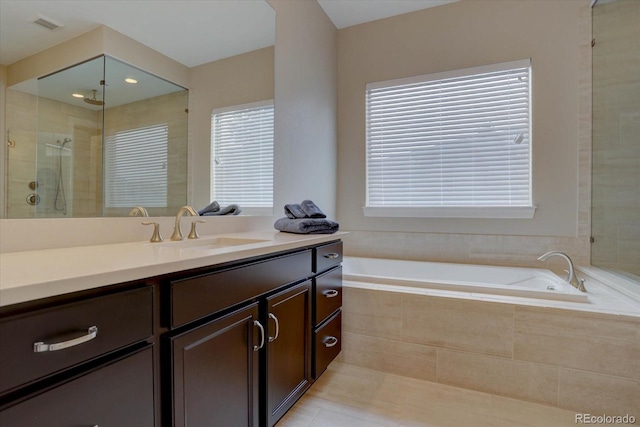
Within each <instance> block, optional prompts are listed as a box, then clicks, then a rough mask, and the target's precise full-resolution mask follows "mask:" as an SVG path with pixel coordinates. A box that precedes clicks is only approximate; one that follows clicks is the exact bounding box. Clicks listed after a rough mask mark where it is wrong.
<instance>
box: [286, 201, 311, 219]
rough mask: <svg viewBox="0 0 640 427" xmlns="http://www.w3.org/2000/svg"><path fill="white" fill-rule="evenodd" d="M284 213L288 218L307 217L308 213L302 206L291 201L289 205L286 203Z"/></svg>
mask: <svg viewBox="0 0 640 427" xmlns="http://www.w3.org/2000/svg"><path fill="white" fill-rule="evenodd" d="M284 213H285V215H287V217H288V218H291V219H294V218H306V217H307V214H306V213H304V211H303V210H302V207H301V206H300V205H299V204H297V203H290V204H288V205H284Z"/></svg>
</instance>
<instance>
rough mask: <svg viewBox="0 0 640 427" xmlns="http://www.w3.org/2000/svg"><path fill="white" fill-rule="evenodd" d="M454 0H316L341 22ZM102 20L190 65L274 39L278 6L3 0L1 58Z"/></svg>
mask: <svg viewBox="0 0 640 427" xmlns="http://www.w3.org/2000/svg"><path fill="white" fill-rule="evenodd" d="M296 1H299V0H296ZM453 1H457V0H318V3H320V6H321V7H322V8H323V9H324V11H325V12H326V13H327V15H328V16H329V18H330V19H331V20H332V21H333V23H334V24H335V25H336V27H337V28H344V27H348V26H351V25H356V24H361V23H364V22H368V21H373V20H377V19H381V18H386V17H389V16H395V15H399V14H403V13H408V12H413V11H415V10H419V9H425V8H428V7H433V6H438V5H441V4H445V3H451V2H453ZM39 15H43V16H44V17H46V18H49V19H51V20H53V21H56V22H58V23H60V24H62V25H63V27H62V28H59V29H57V30H55V31H50V30H47V29H45V28H42V27H40V26H38V25H35V24H33V23H32V22H30V21H32V20H33V19H34V18H36V17H38V16H39ZM101 25H105V26H107V27H110V28H112V29H114V30H116V31H118V32H120V33H122V34H124V35H126V36H128V37H131V38H132V39H134V40H137V41H139V42H140V43H142V44H144V45H146V46H148V47H150V48H152V49H154V50H156V51H158V52H160V53H163V54H164V55H166V56H168V57H170V58H172V59H174V60H175V61H178V62H180V63H181V64H183V65H185V66H187V67H195V66H197V65H201V64H205V63H208V62H212V61H215V60H218V59H222V58H226V57H229V56H233V55H238V54H240V53H245V52H250V51H252V50H256V49H260V48H263V47H267V46H271V45H273V44H274V43H275V12H274V10H273V9H272V8H271V6H270V5H269V4H268V3H267V2H266V1H265V0H129V1H124V0H84V1H78V0H0V64H1V65H10V64H13V63H14V62H17V61H19V60H20V59H23V58H25V57H27V56H29V55H33V54H35V53H37V52H40V51H42V50H45V49H48V48H50V47H52V46H54V45H56V44H59V43H62V42H64V41H66V40H69V39H71V38H73V37H76V36H78V35H80V34H83V33H85V32H87V31H90V30H92V29H94V28H96V27H98V26H101Z"/></svg>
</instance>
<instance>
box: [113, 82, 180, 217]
mask: <svg viewBox="0 0 640 427" xmlns="http://www.w3.org/2000/svg"><path fill="white" fill-rule="evenodd" d="M188 103H189V95H188V92H187V91H181V92H174V93H170V94H168V95H162V96H157V97H154V98H149V99H144V100H142V101H138V102H132V103H129V104H126V105H122V106H117V107H113V108H107V109H105V112H104V121H105V129H104V134H105V138H106V137H108V136H109V135H113V134H115V133H116V132H119V131H123V130H131V129H138V128H142V127H146V126H152V125H157V124H167V125H168V129H169V137H168V145H169V153H168V156H169V159H168V164H167V173H168V189H167V207H166V208H149V209H148V210H149V214H150V215H151V216H167V215H169V216H171V215H175V213H176V212H177V211H178V209H180V207H181V206H184V205H185V204H186V203H187V129H188V114H187V112H186V111H185V109H186V108H187V107H188ZM129 210H130V208H106V207H105V210H104V215H105V216H126V215H127V214H128V213H129Z"/></svg>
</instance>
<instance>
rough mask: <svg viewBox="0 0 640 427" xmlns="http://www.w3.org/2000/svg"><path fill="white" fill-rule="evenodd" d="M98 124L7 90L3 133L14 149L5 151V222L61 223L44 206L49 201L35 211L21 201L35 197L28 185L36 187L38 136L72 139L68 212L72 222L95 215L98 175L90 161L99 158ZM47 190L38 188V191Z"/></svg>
mask: <svg viewBox="0 0 640 427" xmlns="http://www.w3.org/2000/svg"><path fill="white" fill-rule="evenodd" d="M38 117H40V119H41V120H40V123H38ZM43 118H46V119H44V120H43ZM97 124H98V122H97V113H96V112H95V111H91V110H88V109H85V108H81V107H75V106H72V105H69V104H64V103H61V102H58V101H52V100H49V99H43V98H40V99H38V97H37V96H35V95H31V94H28V93H24V92H19V91H15V90H7V111H6V128H7V133H8V136H9V139H10V140H11V141H13V142H14V143H15V144H14V145H13V146H10V147H9V148H8V150H7V153H8V155H7V217H8V218H34V217H44V216H46V217H64V214H63V213H62V212H58V211H56V210H55V209H48V208H47V207H46V206H44V204H51V203H52V201H51V200H42V201H41V203H42V204H43V205H38V206H31V205H29V204H28V203H27V201H26V197H27V195H29V194H30V193H33V192H34V191H33V190H31V189H30V188H29V183H30V182H32V181H36V176H37V169H36V167H37V160H38V159H37V146H36V140H37V135H38V134H39V133H40V134H44V133H47V134H64V135H71V138H72V142H71V147H72V150H73V156H72V162H73V165H72V170H73V174H74V176H73V185H72V188H73V194H71V192H69V194H67V204H68V206H69V209H68V211H69V212H70V214H71V213H73V215H74V216H96V215H97V214H98V213H99V201H100V198H99V194H100V188H99V176H100V174H101V171H99V170H96V169H95V168H91V167H90V165H91V164H95V163H92V162H91V161H90V159H91V158H93V157H95V156H96V155H99V154H100V153H101V152H102V147H101V145H100V141H99V138H98V137H97V135H98V134H99V133H98V127H97ZM49 160H50V159H49ZM40 164H41V165H44V164H45V159H40ZM42 179H44V178H42ZM49 184H50V183H46V182H40V183H39V185H40V186H41V191H42V189H43V188H44V187H46V186H47V185H49ZM54 185H55V184H54ZM36 208H37V210H36Z"/></svg>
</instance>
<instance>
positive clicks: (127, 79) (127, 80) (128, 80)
mask: <svg viewBox="0 0 640 427" xmlns="http://www.w3.org/2000/svg"><path fill="white" fill-rule="evenodd" d="M124 81H125V82H127V83H131V84H132V85H133V84H136V83H138V81H137V80H136V79H132V78H131V77H128V78H126V79H124Z"/></svg>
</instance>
